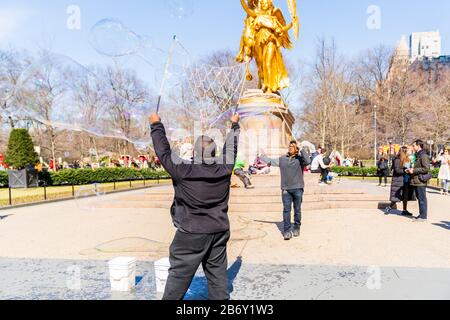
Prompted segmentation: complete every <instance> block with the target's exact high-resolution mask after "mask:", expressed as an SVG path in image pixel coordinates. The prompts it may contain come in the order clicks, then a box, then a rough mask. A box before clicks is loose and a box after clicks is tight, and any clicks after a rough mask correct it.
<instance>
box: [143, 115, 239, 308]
mask: <svg viewBox="0 0 450 320" xmlns="http://www.w3.org/2000/svg"><path fill="white" fill-rule="evenodd" d="M239 120H240V117H239V115H237V114H236V115H234V116H233V117H232V118H231V122H232V127H231V132H230V133H229V134H228V136H227V138H226V142H225V145H224V148H223V152H222V155H221V156H220V157H217V156H216V150H217V145H216V144H215V142H214V141H213V140H212V139H211V138H209V137H206V136H202V137H200V138H199V139H198V140H197V142H196V144H195V146H194V159H193V161H189V162H188V161H186V160H183V159H181V158H179V157H178V156H177V155H175V153H173V152H172V150H171V148H170V144H169V141H168V139H167V137H166V131H165V128H164V125H163V124H162V123H161V118H160V117H159V116H158V115H157V114H154V115H152V116H151V117H150V123H151V129H152V139H153V144H154V147H155V151H156V154H157V156H158V158H159V159H160V161H161V164H162V165H163V167H164V169H166V171H167V172H168V173H169V174H170V175H171V177H172V181H173V187H174V189H175V199H174V202H173V205H172V208H171V215H172V218H173V223H174V225H175V227H176V228H177V229H178V230H177V232H176V235H175V238H174V240H173V242H172V245H171V247H170V265H171V268H170V270H169V278H168V281H167V285H166V290H165V293H164V297H163V300H182V299H183V298H184V296H185V294H186V292H187V291H188V289H189V286H190V284H191V282H192V279H193V278H194V276H195V273H196V272H197V269H198V267H199V266H200V264H202V266H203V270H204V272H205V275H206V277H207V279H208V292H209V299H210V300H228V299H229V298H230V295H229V292H228V276H227V267H228V259H227V243H228V241H229V239H230V222H229V219H228V202H229V198H230V184H231V176H232V173H233V169H234V165H235V161H236V157H237V152H238V142H239V134H240V126H239Z"/></svg>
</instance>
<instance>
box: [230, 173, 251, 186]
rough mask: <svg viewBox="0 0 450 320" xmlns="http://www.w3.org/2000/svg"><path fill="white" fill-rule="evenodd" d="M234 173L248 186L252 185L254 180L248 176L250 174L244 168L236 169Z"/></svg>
mask: <svg viewBox="0 0 450 320" xmlns="http://www.w3.org/2000/svg"><path fill="white" fill-rule="evenodd" d="M234 175H235V176H236V177H238V178H239V179H240V180H241V181H242V183H243V184H244V186H245V187H246V188H247V187H249V186H251V184H252V182H251V180H250V179H249V178H248V174H247V173H246V172H245V171H244V170H235V171H234Z"/></svg>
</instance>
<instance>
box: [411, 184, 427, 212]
mask: <svg viewBox="0 0 450 320" xmlns="http://www.w3.org/2000/svg"><path fill="white" fill-rule="evenodd" d="M414 189H415V192H416V197H417V199H418V201H419V209H420V216H419V218H421V219H428V199H427V187H415V188H414Z"/></svg>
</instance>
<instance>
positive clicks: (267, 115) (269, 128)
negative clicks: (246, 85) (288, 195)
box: [238, 90, 295, 165]
mask: <svg viewBox="0 0 450 320" xmlns="http://www.w3.org/2000/svg"><path fill="white" fill-rule="evenodd" d="M238 112H239V114H241V116H242V118H243V119H242V120H241V128H242V133H241V139H240V147H239V157H240V158H241V159H243V160H245V161H246V162H247V163H248V164H249V165H250V164H253V163H254V161H255V159H256V157H257V155H258V152H259V151H260V150H261V149H262V150H264V151H265V153H266V155H267V156H269V157H271V158H278V157H280V156H281V155H283V154H285V153H286V152H287V150H288V147H289V142H290V141H292V140H293V137H292V126H293V124H294V122H295V119H294V116H293V115H292V113H291V112H290V110H289V108H288V107H287V106H286V104H285V103H284V101H283V99H282V98H281V97H280V96H278V95H276V94H265V93H264V92H263V91H262V90H248V91H246V92H245V93H244V95H243V96H242V98H241V100H240V101H239V109H238Z"/></svg>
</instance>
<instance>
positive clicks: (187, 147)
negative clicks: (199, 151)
mask: <svg viewBox="0 0 450 320" xmlns="http://www.w3.org/2000/svg"><path fill="white" fill-rule="evenodd" d="M180 158H181V159H183V160H184V161H193V160H194V146H193V145H192V144H191V143H189V142H186V143H184V144H183V145H182V146H181V147H180Z"/></svg>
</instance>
